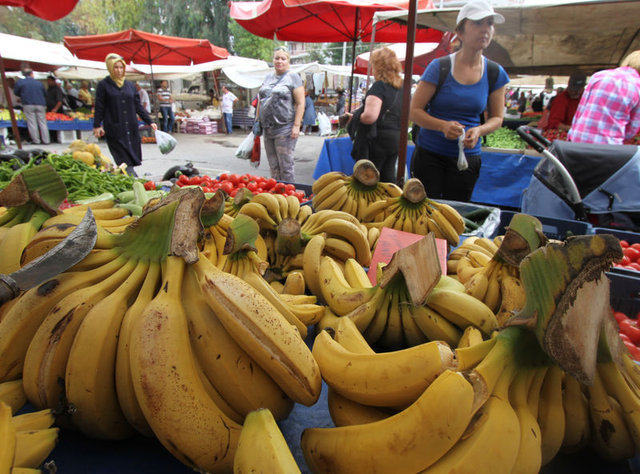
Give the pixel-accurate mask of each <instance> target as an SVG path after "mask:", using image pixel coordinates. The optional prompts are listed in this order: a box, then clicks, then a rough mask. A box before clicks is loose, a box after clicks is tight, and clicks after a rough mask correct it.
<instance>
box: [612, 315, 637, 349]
mask: <svg viewBox="0 0 640 474" xmlns="http://www.w3.org/2000/svg"><path fill="white" fill-rule="evenodd" d="M613 316H614V317H615V318H616V321H618V326H619V327H620V338H621V339H622V342H624V345H625V346H627V349H628V350H629V353H630V354H631V357H633V359H634V360H637V361H640V347H639V346H640V327H638V318H637V316H636V318H630V317H629V316H627V315H626V314H625V313H622V312H620V311H614V312H613Z"/></svg>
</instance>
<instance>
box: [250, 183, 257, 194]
mask: <svg viewBox="0 0 640 474" xmlns="http://www.w3.org/2000/svg"><path fill="white" fill-rule="evenodd" d="M247 189H248V190H249V191H251V192H252V193H255V192H256V190H257V189H258V183H256V182H255V181H249V182H248V183H247Z"/></svg>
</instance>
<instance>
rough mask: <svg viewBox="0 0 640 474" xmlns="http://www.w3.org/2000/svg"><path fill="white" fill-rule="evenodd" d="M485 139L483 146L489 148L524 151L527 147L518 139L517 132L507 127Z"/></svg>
mask: <svg viewBox="0 0 640 474" xmlns="http://www.w3.org/2000/svg"><path fill="white" fill-rule="evenodd" d="M485 138H486V141H485V142H484V145H485V146H488V147H490V148H506V149H515V150H524V149H526V148H528V147H529V145H528V144H527V142H525V141H524V140H523V139H522V138H520V136H519V135H518V132H516V131H515V130H511V129H510V128H507V127H501V128H499V129H497V130H496V131H494V132H493V133H490V134H489V135H487V136H486V137H485Z"/></svg>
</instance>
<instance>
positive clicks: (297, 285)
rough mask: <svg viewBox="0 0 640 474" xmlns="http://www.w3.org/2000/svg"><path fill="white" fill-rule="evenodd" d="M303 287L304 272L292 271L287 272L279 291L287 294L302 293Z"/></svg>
mask: <svg viewBox="0 0 640 474" xmlns="http://www.w3.org/2000/svg"><path fill="white" fill-rule="evenodd" d="M304 289H305V284H304V273H302V272H301V271H293V272H289V273H288V274H287V277H286V278H285V281H284V287H283V288H282V291H281V293H285V294H288V295H303V294H304Z"/></svg>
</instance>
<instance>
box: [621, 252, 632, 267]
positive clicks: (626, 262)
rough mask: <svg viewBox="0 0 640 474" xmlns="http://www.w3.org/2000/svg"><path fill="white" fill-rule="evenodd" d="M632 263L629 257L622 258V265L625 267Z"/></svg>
mask: <svg viewBox="0 0 640 474" xmlns="http://www.w3.org/2000/svg"><path fill="white" fill-rule="evenodd" d="M630 263H631V259H630V258H629V257H627V256H626V255H624V256H623V257H622V260H620V264H621V265H622V266H623V267H624V266H626V265H629V264H630Z"/></svg>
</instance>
